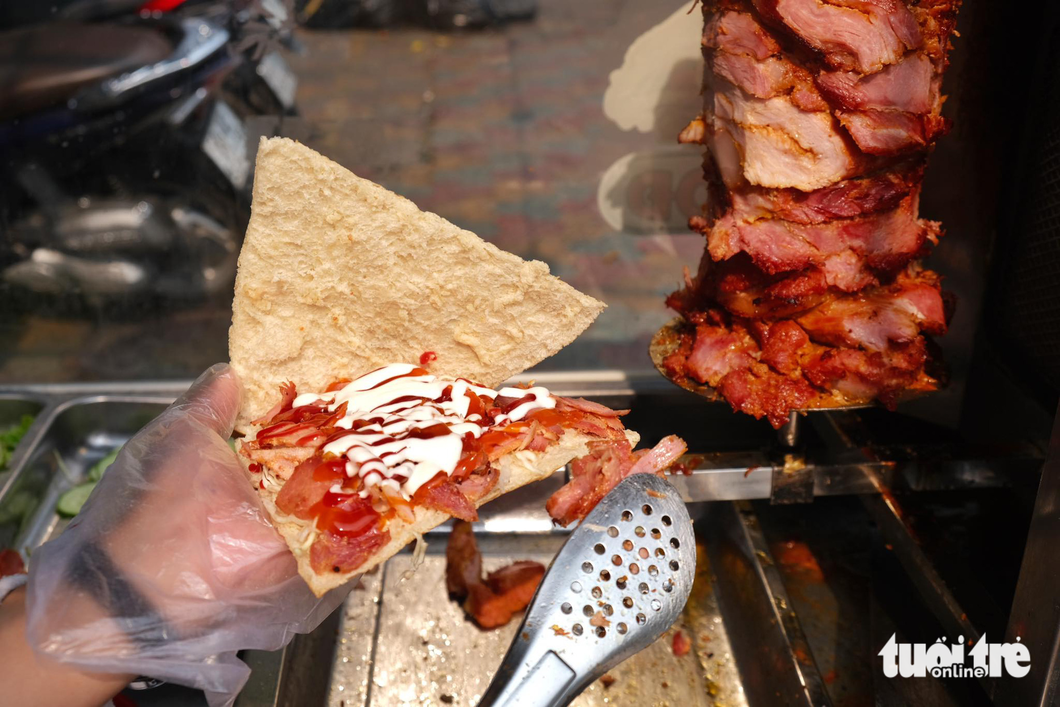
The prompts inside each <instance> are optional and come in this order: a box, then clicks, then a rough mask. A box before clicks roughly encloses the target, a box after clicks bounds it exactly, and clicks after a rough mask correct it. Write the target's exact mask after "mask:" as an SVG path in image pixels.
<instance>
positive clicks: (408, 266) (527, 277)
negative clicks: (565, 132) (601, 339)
mask: <svg viewBox="0 0 1060 707" xmlns="http://www.w3.org/2000/svg"><path fill="white" fill-rule="evenodd" d="M603 308H604V305H603V303H601V302H599V301H597V300H595V299H593V298H592V297H589V296H587V295H584V294H582V293H580V292H578V291H577V290H575V289H574V288H573V287H571V286H569V285H567V284H566V283H564V282H563V281H561V280H559V279H558V278H556V277H553V276H552V275H550V274H549V271H548V266H547V265H545V264H544V263H541V262H537V261H525V260H522V259H521V258H519V257H517V256H515V255H512V254H510V253H506V252H504V251H502V250H500V249H498V248H496V247H495V246H493V245H491V244H489V243H486V242H485V241H483V240H482V239H480V238H479V237H478V236H476V235H475V234H473V233H471V232H470V231H465V230H463V229H461V228H458V227H456V226H454V225H453V224H451V223H449V222H448V221H446V220H445V219H443V218H441V217H440V216H437V215H435V214H431V213H426V212H423V211H420V210H419V209H418V208H417V207H416V205H415V204H413V203H412V202H410V201H408V200H407V199H404V198H402V197H400V196H398V195H396V194H394V193H392V192H389V191H387V190H386V189H384V188H383V187H381V186H379V185H377V184H374V183H372V182H369V181H367V180H365V179H361V178H360V177H357V176H356V175H354V174H353V173H351V172H350V171H348V170H347V169H345V168H343V167H341V166H340V165H338V164H335V163H334V162H332V161H331V160H329V159H327V158H326V157H323V156H322V155H320V154H318V153H316V152H314V151H313V150H311V149H309V148H308V147H305V146H304V145H301V144H299V143H297V142H295V141H293V140H288V139H286V138H263V139H262V141H261V145H260V147H259V150H258V158H257V167H256V172H255V177H254V200H253V204H252V209H251V218H250V225H249V227H248V228H247V235H246V240H245V241H244V243H243V249H242V251H241V253H240V255H239V272H238V274H237V276H236V287H235V300H234V302H233V304H232V328H231V330H230V331H229V356H230V357H231V362H232V366H233V367H234V368H235V370H236V372H237V373H239V375H240V377H241V378H242V379H243V384H244V386H245V388H246V398H245V400H244V404H243V409H242V411H241V413H240V416H239V419H238V421H237V423H236V429H237V430H238V431H240V432H245V431H247V429H248V427H249V422H250V421H251V420H253V419H255V418H257V417H259V416H261V415H263V414H264V413H265V412H266V411H267V410H269V408H270V407H271V406H272V405H273V403H275V402H276V400H277V398H278V390H279V386H280V384H281V383H283V382H284V381H287V380H292V381H294V382H295V383H296V384H297V385H298V389H299V390H305V391H312V390H323V388H324V386H326V385H327V384H328V383H329V382H331V381H333V380H335V379H336V378H341V377H350V376H356V375H359V374H362V373H365V372H367V371H369V370H372V369H374V368H377V367H379V366H382V365H386V364H389V363H395V362H400V361H406V362H413V363H414V362H416V361H417V360H419V357H420V355H421V354H423V353H425V352H427V351H433V352H434V353H435V354H436V355H437V359H436V360H435V361H434V362H432V363H431V366H430V368H431V371H432V372H434V373H437V374H439V375H443V376H454V377H455V376H462V377H467V378H470V379H471V380H474V381H477V382H479V383H482V384H484V385H488V386H496V385H497V384H498V383H501V382H502V381H504V380H506V379H508V378H509V377H511V376H512V375H514V374H516V373H519V372H521V371H523V370H525V369H527V368H529V367H530V366H533V365H534V364H536V363H538V362H539V361H541V360H543V359H545V358H547V357H548V356H551V355H552V354H554V353H556V352H557V351H559V350H560V349H561V348H563V347H564V346H566V345H567V344H568V343H570V342H571V341H573V340H574V339H575V337H577V336H578V335H579V334H580V333H581V332H582V331H584V330H585V328H586V327H588V326H589V324H591V323H592V321H593V320H594V319H595V318H596V317H597V315H598V314H599V313H600V312H601V311H602V310H603Z"/></svg>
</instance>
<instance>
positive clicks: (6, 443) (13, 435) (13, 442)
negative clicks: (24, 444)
mask: <svg viewBox="0 0 1060 707" xmlns="http://www.w3.org/2000/svg"><path fill="white" fill-rule="evenodd" d="M32 424H33V415H23V416H22V419H20V420H19V421H18V423H17V424H14V425H11V426H9V427H7V428H6V429H4V430H3V431H0V470H3V469H4V468H5V467H6V466H7V462H8V461H9V460H10V459H11V455H12V454H14V453H15V447H17V446H18V443H19V442H21V441H22V438H23V437H25V436H26V432H28V431H29V426H30V425H32Z"/></svg>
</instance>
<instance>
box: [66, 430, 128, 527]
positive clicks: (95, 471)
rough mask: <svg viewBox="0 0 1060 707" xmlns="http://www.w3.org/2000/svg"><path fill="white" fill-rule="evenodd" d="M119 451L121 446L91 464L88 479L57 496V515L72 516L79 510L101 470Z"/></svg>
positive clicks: (111, 461)
mask: <svg viewBox="0 0 1060 707" xmlns="http://www.w3.org/2000/svg"><path fill="white" fill-rule="evenodd" d="M120 451H121V447H118V448H117V449H115V450H114V451H112V452H111V453H110V454H108V455H107V456H105V457H103V458H102V459H100V460H99V461H98V462H96V463H95V464H93V465H92V468H91V469H89V470H88V481H86V482H85V483H83V484H78V485H77V486H74V487H73V488H72V489H70V490H69V491H67V492H66V493H64V494H63V495H62V496H60V497H59V502H58V503H56V504H55V510H56V511H58V513H59V515H61V516H65V517H67V518H73V517H74V516H76V515H77V514H78V513H80V512H81V507H82V506H84V505H85V501H87V500H88V497H89V495H91V493H92V489H94V488H96V484H97V483H99V480H100V479H102V478H103V472H105V471H106V470H107V469H108V468H109V467H110V465H111V464H113V463H114V460H115V459H117V458H118V453H119V452H120Z"/></svg>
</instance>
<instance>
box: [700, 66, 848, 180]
mask: <svg viewBox="0 0 1060 707" xmlns="http://www.w3.org/2000/svg"><path fill="white" fill-rule="evenodd" d="M709 75H710V76H712V77H713V78H714V79H715V80H713V81H712V86H711V88H712V89H713V90H712V92H711V95H709V96H708V97H707V100H708V102H709V105H707V106H706V110H707V114H708V118H709V119H710V123H711V125H710V127H709V129H708V131H707V132H708V136H707V139H708V140H709V143H708V144H709V145H710V147H711V150H712V152H713V154H714V159H715V160H716V161H717V163H718V168H719V171H720V172H721V177H722V179H723V180H724V182H725V184H726V186H727V187H729V189H738V188H740V187H741V186H742V185H744V184H751V185H757V186H762V187H770V188H788V187H793V188H796V189H801V190H803V191H811V190H813V189H820V188H821V187H825V186H828V185H829V184H834V183H835V182H838V181H840V180H842V179H846V178H848V177H851V176H853V175H855V174H857V173H859V172H860V171H863V170H864V169H865V167H864V161H863V160H862V159H861V158H860V156H859V153H858V152H857V150H856V148H854V147H853V146H852V144H850V142H849V139H848V138H847V136H846V135H845V134H844V132H843V129H842V128H841V127H840V126H839V125H838V124H837V123H836V121H835V119H834V118H833V116H832V114H831V112H830V111H828V110H827V106H824V105H822V109H821V110H814V111H810V110H804V109H803V108H800V107H799V106H797V105H796V104H795V103H794V102H793V101H792V98H791V96H775V97H772V98H756V97H755V96H753V95H749V94H748V93H746V92H745V91H744V90H743V89H741V88H739V87H738V86H735V85H733V84H730V83H729V82H728V81H726V80H723V79H719V78H718V77H717V76H716V75H714V74H709Z"/></svg>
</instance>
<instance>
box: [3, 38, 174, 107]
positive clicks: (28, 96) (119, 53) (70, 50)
mask: <svg viewBox="0 0 1060 707" xmlns="http://www.w3.org/2000/svg"><path fill="white" fill-rule="evenodd" d="M172 52H173V45H172V44H171V43H170V41H169V40H168V39H167V38H166V37H165V36H164V35H163V34H162V33H161V32H158V31H155V30H153V29H150V28H146V27H135V26H121V25H108V24H80V23H74V22H49V23H46V24H40V25H33V26H31V27H24V28H19V29H15V30H10V31H6V32H3V33H0V120H7V119H10V118H13V117H17V116H21V115H26V114H27V113H31V112H33V111H37V110H40V109H42V108H48V107H50V106H53V105H57V104H61V103H63V102H65V101H66V100H68V99H69V98H71V97H72V96H74V94H76V93H77V91H78V89H80V88H82V87H84V86H88V85H91V84H94V83H98V82H100V81H103V80H104V79H106V78H109V77H111V76H117V75H120V74H122V73H124V72H127V71H132V70H133V69H137V68H139V67H141V66H144V65H146V64H154V63H156V62H159V61H161V60H163V59H165V58H166V57H167V56H169V55H170V54H171V53H172Z"/></svg>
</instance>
